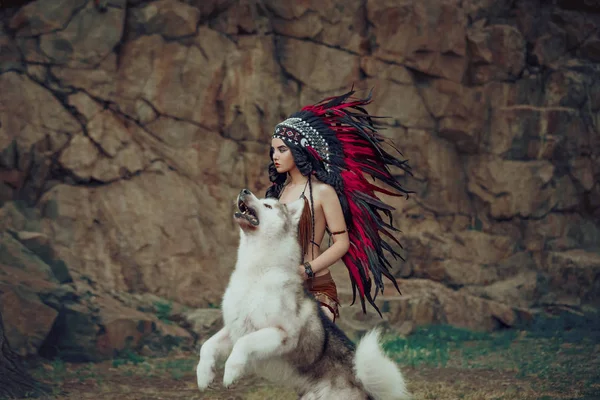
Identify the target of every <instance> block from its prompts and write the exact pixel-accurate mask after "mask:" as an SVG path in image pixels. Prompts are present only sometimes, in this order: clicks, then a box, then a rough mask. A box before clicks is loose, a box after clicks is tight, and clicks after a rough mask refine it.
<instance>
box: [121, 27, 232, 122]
mask: <svg viewBox="0 0 600 400" xmlns="http://www.w3.org/2000/svg"><path fill="white" fill-rule="evenodd" d="M156 51H158V52H160V53H161V57H160V58H155V57H154V54H155V52H156ZM232 51H234V47H233V44H232V42H230V41H229V40H228V39H226V38H225V37H224V36H222V35H220V34H218V33H217V32H215V31H212V30H210V29H208V28H201V29H199V32H198V36H197V38H196V39H195V43H194V45H191V46H189V47H187V46H184V45H182V44H180V43H178V42H166V41H165V40H164V39H162V38H161V37H160V36H158V35H152V36H142V37H140V38H139V39H136V40H134V41H131V42H127V43H126V44H125V46H124V48H123V57H122V59H121V60H120V63H121V66H122V67H121V68H120V70H119V78H118V83H119V86H118V90H117V93H116V97H117V99H118V102H119V104H120V106H121V110H122V111H123V112H125V113H126V114H128V115H130V116H133V117H134V118H135V119H138V120H143V119H146V118H144V117H145V115H143V114H142V115H140V113H139V112H140V103H139V100H140V99H143V100H145V101H146V102H147V103H148V104H149V105H151V106H152V107H153V108H154V109H156V110H157V111H158V112H159V113H161V114H164V115H166V116H170V117H176V118H178V119H181V120H184V121H191V122H194V123H197V124H199V125H201V126H202V127H205V128H207V129H214V130H216V129H217V128H218V123H219V113H218V110H217V101H216V97H217V92H218V90H219V87H220V85H221V80H222V77H223V73H224V71H223V68H224V62H225V57H226V55H227V54H229V53H231V52H232ZM142 111H143V112H144V114H147V110H146V109H145V108H143V109H142Z"/></svg>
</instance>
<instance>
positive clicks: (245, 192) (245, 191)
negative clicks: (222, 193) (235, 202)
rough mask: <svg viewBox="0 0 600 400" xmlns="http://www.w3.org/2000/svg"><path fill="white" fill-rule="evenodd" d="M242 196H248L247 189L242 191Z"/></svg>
mask: <svg viewBox="0 0 600 400" xmlns="http://www.w3.org/2000/svg"><path fill="white" fill-rule="evenodd" d="M242 194H243V195H249V194H250V191H249V190H248V189H242Z"/></svg>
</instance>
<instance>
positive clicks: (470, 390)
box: [37, 353, 600, 400]
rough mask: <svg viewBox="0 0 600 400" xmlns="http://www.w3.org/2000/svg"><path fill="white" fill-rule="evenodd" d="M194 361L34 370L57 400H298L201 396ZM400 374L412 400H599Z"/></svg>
mask: <svg viewBox="0 0 600 400" xmlns="http://www.w3.org/2000/svg"><path fill="white" fill-rule="evenodd" d="M597 355H598V354H596V356H597ZM591 356H592V357H594V356H593V355H591ZM596 358H597V357H596ZM196 362H197V358H196V357H195V356H194V355H193V354H190V353H187V354H186V353H182V354H178V355H175V356H172V357H168V358H152V359H145V360H143V361H141V360H138V361H134V362H126V363H124V364H120V365H119V363H116V362H115V361H106V362H102V363H97V364H83V365H82V364H67V363H63V362H49V363H45V364H43V365H42V366H40V367H38V372H37V374H38V376H39V377H41V378H42V379H43V380H44V381H45V382H48V383H51V384H52V385H53V386H54V387H55V393H54V395H53V396H52V397H50V398H52V399H57V400H67V399H68V400H76V399H77V400H79V399H95V400H103V399H119V400H158V399H165V400H167V399H168V400H177V399H189V400H192V399H206V400H238V399H240V400H241V399H249V400H260V399H273V400H275V399H277V400H287V399H290V400H291V399H297V397H296V396H295V394H294V393H293V392H291V391H289V390H286V389H284V388H281V387H278V386H276V385H273V384H269V383H267V382H264V381H261V380H258V379H254V378H251V377H247V378H244V379H242V380H241V381H240V382H238V383H236V384H234V385H233V386H232V387H231V388H229V389H225V388H223V387H222V386H221V385H220V376H218V377H217V379H216V383H215V384H214V385H213V386H212V387H211V388H210V389H209V390H207V391H206V392H203V393H201V392H200V391H199V390H198V388H197V386H196V383H195V372H194V369H195V364H196ZM596 367H597V365H596V366H593V368H596ZM402 370H403V372H404V373H405V376H406V379H407V382H408V386H409V389H410V391H411V392H412V393H413V395H414V398H415V399H439V400H446V399H448V400H450V399H467V400H470V399H473V400H474V399H498V400H499V399H504V400H513V399H514V400H517V399H519V400H528V399H536V400H550V399H586V400H591V399H600V381H592V382H593V383H591V384H590V381H586V380H585V379H581V380H579V381H578V379H577V378H576V377H573V376H548V377H546V378H545V379H544V378H539V377H533V376H526V377H518V376H517V375H518V373H517V372H516V371H511V370H506V369H496V370H493V369H488V368H480V369H475V368H458V367H455V366H447V367H430V366H425V365H421V366H403V367H402ZM219 373H222V369H220V370H219Z"/></svg>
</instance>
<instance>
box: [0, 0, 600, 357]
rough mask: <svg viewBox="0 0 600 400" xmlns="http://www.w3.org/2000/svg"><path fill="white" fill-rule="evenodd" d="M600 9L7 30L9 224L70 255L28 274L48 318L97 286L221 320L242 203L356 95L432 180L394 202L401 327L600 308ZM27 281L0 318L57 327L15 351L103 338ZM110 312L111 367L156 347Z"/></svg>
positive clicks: (122, 14)
mask: <svg viewBox="0 0 600 400" xmlns="http://www.w3.org/2000/svg"><path fill="white" fill-rule="evenodd" d="M584 3H585V4H584ZM599 11H600V9H598V7H596V6H594V5H592V3H591V2H566V1H563V2H558V4H557V5H550V4H548V5H546V4H545V3H544V5H540V4H539V3H538V2H531V1H519V2H509V1H496V2H492V1H458V0H444V1H441V2H440V1H433V0H427V1H415V0H403V1H390V0H367V1H364V2H344V1H337V0H327V1H318V2H316V1H307V2H281V1H275V0H265V1H262V2H251V1H241V2H236V3H235V6H234V5H233V3H230V2H226V1H220V0H213V1H192V0H188V1H177V0H160V1H144V0H136V1H125V0H111V1H109V2H102V1H101V2H95V1H92V0H60V1H49V0H36V1H32V2H28V3H27V4H26V5H24V6H22V7H21V8H13V9H3V10H2V11H0V12H1V14H0V17H1V22H2V25H1V30H0V47H1V48H2V50H1V51H0V93H1V96H0V204H1V203H6V204H13V203H11V202H17V204H21V205H23V207H24V209H27V210H31V212H34V213H37V214H38V215H39V221H38V222H36V224H37V226H36V227H33V228H32V227H29V228H26V227H22V228H19V229H15V228H14V225H12V226H13V228H10V229H13V231H14V232H13V234H10V233H5V234H3V238H4V239H3V246H6V248H11V249H14V248H16V247H15V246H21V247H22V248H25V249H29V247H28V246H29V245H28V244H27V243H37V244H39V240H42V239H39V240H38V237H35V235H34V236H33V237H32V236H31V234H30V233H28V232H37V233H38V234H39V235H41V236H39V238H43V240H42V241H43V242H44V244H43V246H42V247H43V248H52V252H53V254H52V255H48V254H46V255H44V256H41V255H39V256H37V259H36V260H34V258H33V257H32V258H31V259H28V261H27V268H34V270H35V271H38V272H36V273H35V274H36V276H37V275H39V277H40V279H42V280H43V282H44V284H43V285H42V286H43V288H42V287H40V289H39V290H40V291H39V292H36V293H38V297H40V296H42V297H43V294H44V293H47V292H45V291H49V292H48V293H54V290H55V286H56V285H58V286H56V287H58V288H60V287H62V286H61V285H72V290H74V291H75V292H74V293H75V294H68V296H80V295H81V293H82V292H81V290H84V289H81V288H82V287H83V286H81V285H83V284H85V283H86V282H93V284H94V285H95V289H94V290H95V291H96V292H97V293H98V297H99V298H100V297H102V296H103V295H102V293H133V294H151V295H155V296H159V297H161V298H167V299H170V300H172V301H175V302H177V303H181V304H184V305H186V306H189V307H192V308H199V307H207V306H209V305H210V304H218V303H219V301H220V296H221V294H222V292H223V289H224V287H225V284H226V282H227V277H228V275H229V273H230V271H231V268H232V266H233V263H234V261H235V249H236V245H237V237H238V234H237V229H236V227H235V226H234V224H233V222H232V219H231V209H232V200H233V199H234V197H235V195H236V193H237V192H238V191H239V190H240V189H241V188H244V187H247V188H249V189H251V190H253V191H255V192H257V193H264V191H265V189H266V187H267V184H268V178H267V171H266V166H267V164H268V153H269V140H270V139H269V138H270V132H271V130H272V128H273V126H274V125H275V124H276V123H277V122H279V121H280V120H281V119H283V118H285V117H286V116H287V115H288V114H290V113H291V112H293V111H295V110H297V109H298V108H299V107H300V106H301V105H304V104H306V103H308V102H312V101H317V100H320V99H321V98H322V97H325V96H329V95H333V94H338V93H341V92H342V91H345V90H347V89H348V88H349V87H350V86H351V85H352V84H354V85H355V87H358V88H361V89H363V88H364V89H367V88H371V87H373V88H374V102H373V104H372V106H371V107H370V111H372V112H373V113H374V114H377V115H385V116H389V117H390V118H389V119H388V120H387V122H386V123H387V124H389V129H387V130H385V131H384V133H385V134H386V135H388V136H389V137H391V138H392V139H393V140H394V141H395V142H396V143H397V145H398V146H399V147H400V149H401V150H402V152H403V154H404V155H405V156H406V157H407V158H408V159H409V160H410V163H411V165H412V167H413V170H414V176H413V177H405V178H403V179H405V180H406V186H407V187H408V188H410V189H412V190H414V191H415V192H416V193H415V195H413V196H412V197H411V198H410V199H408V200H405V199H389V201H390V202H391V203H393V204H394V205H395V206H396V207H397V211H396V212H395V220H396V221H397V222H398V225H399V227H400V229H401V230H402V234H401V235H400V236H399V238H400V240H401V241H402V243H403V245H404V246H405V249H404V254H405V255H406V258H407V262H405V263H400V262H399V263H397V264H395V265H394V267H395V274H396V276H397V277H398V278H402V281H401V282H402V286H404V287H405V288H406V289H405V290H404V291H403V293H406V295H407V297H406V300H402V301H401V303H402V304H401V305H398V306H397V307H393V308H390V310H392V309H393V311H389V315H387V317H388V319H389V318H392V319H399V320H403V319H409V320H410V319H412V320H414V321H415V322H416V323H426V322H427V323H428V322H448V323H456V324H463V325H465V326H469V327H472V325H473V323H469V322H467V321H466V320H465V317H464V316H460V317H457V316H456V315H455V313H456V312H458V311H457V310H460V309H463V311H464V312H466V310H467V309H471V308H473V307H474V308H475V309H476V310H477V317H476V318H474V320H473V321H477V322H476V324H477V325H480V326H481V327H483V328H484V329H494V327H496V326H497V323H496V322H493V321H500V323H501V324H505V325H510V324H511V323H512V322H511V321H514V316H509V314H510V313H511V312H513V313H514V312H516V311H514V310H523V309H530V308H536V307H537V308H539V307H547V306H553V305H560V306H564V305H569V306H573V307H579V306H584V305H585V306H595V307H597V306H598V305H600V290H598V288H599V285H600V283H599V282H600V270H599V268H598V262H599V261H598V257H599V254H600V245H599V243H600V78H599V77H600V68H599V67H598V62H599V61H600V45H599V43H600V36H599V35H600V34H599V32H598V29H597V27H598V26H600V12H599ZM4 207H7V206H6V205H5V206H4ZM5 218H9V217H5ZM10 218H20V217H18V216H12V217H10ZM6 221H7V219H0V226H2V230H3V231H6V232H8V230H9V225H10V224H9V223H8V222H6ZM23 221H29V219H27V218H25V217H23ZM23 221H21V222H20V223H26V222H23ZM18 222H19V221H13V222H11V223H18ZM34 228H35V229H34ZM17 234H20V235H21V236H20V237H18V236H15V235H17ZM28 235H29V236H28ZM46 242H47V243H46ZM11 246H13V247H11ZM40 246H41V245H40ZM44 246H45V247H44ZM3 249H4V247H3ZM7 251H8V250H7ZM27 251H30V252H32V254H39V253H37V250H35V249H34V250H31V249H30V250H27ZM6 254H8V255H10V254H11V253H10V252H8V253H6ZM6 257H9V258H10V256H4V255H3V256H2V259H5V258H6ZM44 257H46V258H44ZM11 260H12V261H11ZM2 265H3V267H2V272H3V273H4V275H2V276H7V274H9V273H8V272H5V270H6V271H12V272H10V274H17V275H18V274H21V275H22V271H23V270H22V269H19V268H21V267H18V266H17V267H16V266H15V265H14V260H13V259H10V260H8V261H6V260H4V261H2ZM15 268H17V269H16V270H15ZM335 268H337V269H343V266H336V267H335ZM17 270H19V271H21V272H18V271H17ZM15 271H17V272H15ZM17 275H11V276H13V278H11V280H8V278H3V281H2V282H4V283H3V284H4V285H5V286H2V287H3V289H2V290H0V292H1V293H2V294H1V296H2V303H1V304H2V307H3V309H2V311H3V314H4V313H8V311H6V310H7V309H9V308H13V307H23V305H27V308H30V309H31V310H32V312H34V311H33V310H35V313H36V315H39V316H40V317H39V318H40V320H39V324H36V326H35V327H33V326H28V323H29V321H28V320H27V319H20V318H19V317H18V315H13V318H12V319H11V318H8V317H7V316H6V315H4V317H5V323H8V325H10V326H11V327H12V328H11V329H13V331H12V332H13V335H14V337H15V338H16V337H17V336H19V335H20V333H22V332H23V331H30V332H31V334H30V336H28V337H27V338H26V339H23V341H22V343H21V342H20V344H19V345H18V346H19V348H21V349H23V352H25V353H28V352H33V351H35V349H39V348H40V346H41V342H42V341H43V338H44V337H46V336H47V335H48V332H49V331H51V330H52V329H53V328H52V327H53V326H54V327H56V326H57V325H58V326H60V325H61V324H64V323H67V322H68V321H70V320H71V318H72V319H74V320H77V321H82V322H81V324H82V326H83V328H82V329H90V330H93V329H97V328H96V327H97V326H98V325H97V324H96V325H94V324H93V323H89V324H88V323H87V322H85V321H87V320H86V318H89V317H88V315H89V307H91V306H90V305H89V304H87V303H86V304H87V305H85V306H82V305H81V304H82V303H81V302H76V303H77V306H75V305H73V306H72V307H71V306H67V307H65V308H64V309H61V310H57V309H56V308H55V307H52V305H51V304H50V303H48V301H44V300H39V299H36V296H35V295H32V293H31V291H30V292H27V291H21V290H20V289H19V284H18V283H15V282H16V281H14V279H16V278H14V276H17ZM340 276H341V278H340V279H338V281H339V285H340V287H341V290H345V288H344V286H345V282H344V281H345V279H346V278H345V274H341V275H340ZM29 278H30V277H28V279H29ZM19 279H21V278H19ZM413 279H415V281H414V282H418V283H413ZM7 282H8V283H7ZM82 282H83V283H82ZM40 285H41V284H40ZM36 290H37V289H36ZM56 290H58V289H56ZM61 290H62V289H61ZM69 290H71V289H69ZM84 291H85V290H84ZM61 293H62V294H61V295H65V296H67V293H66V292H61ZM434 294H435V295H434ZM440 296H441V297H440ZM50 297H52V296H50ZM113 297H114V296H111V297H107V299H108V298H113ZM415 299H417V300H415ZM418 299H420V300H418ZM88 300H89V299H88ZM40 301H41V302H40ZM90 301H91V300H90ZM99 301H100V303H102V304H99V305H98V306H97V311H96V312H98V313H100V314H101V315H102V318H106V321H107V323H106V324H105V325H103V326H104V328H103V329H104V331H102V333H98V332H96V334H95V336H94V337H96V338H97V339H94V340H96V342H94V343H95V344H94V346H99V344H98V343H100V342H101V343H112V341H113V339H112V338H113V337H117V336H119V335H116V336H115V334H114V332H117V331H123V330H125V331H132V332H133V330H135V329H134V326H135V327H137V328H139V332H140V334H142V335H144V334H146V333H148V332H151V331H153V330H154V327H153V325H152V323H153V322H151V321H149V320H148V319H146V317H144V316H143V315H138V314H136V313H135V312H129V311H126V310H121V309H120V308H119V307H121V306H118V305H116V304H112V303H111V301H112V300H106V301H105V300H99ZM415 302H416V303H415ZM49 304H50V305H49ZM119 304H123V303H122V302H119ZM394 304H400V303H394ZM419 304H421V305H424V306H420V305H419ZM434 304H438V305H439V304H442V306H436V307H435V310H433V309H431V310H430V308H431V307H433V305H434ZM9 305H10V306H9ZM81 307H84V309H82V308H81ZM85 307H88V308H85ZM102 310H110V312H108V311H106V313H105V314H103V313H104V311H102ZM418 310H422V311H418ZM427 310H429V311H427ZM511 310H512V311H511ZM417 311H418V312H417ZM57 312H58V315H57V314H56V313H57ZM420 312H426V313H430V314H428V315H429V316H427V317H416V316H415V315H417V314H419V313H420ZM61 313H62V314H61ZM415 313H416V314H415ZM121 317H123V318H124V319H123V318H121ZM7 319H8V321H7ZM57 321H58V322H57ZM65 321H66V322H65ZM490 321H492V322H490ZM391 322H392V323H394V324H395V323H397V322H398V321H391ZM11 324H12V325H11ZM86 324H87V325H86ZM192 325H193V323H192ZM199 329H200V328H199ZM86 335H87V334H86ZM86 335H83V337H89V335H87V336H86ZM102 335H103V336H102ZM50 336H51V335H50ZM100 336H102V337H104V338H105V339H102V340H100V339H99V338H100ZM129 336H132V338H133V340H138V339H140V338H139V337H138V336H139V335H137V334H135V335H129ZM17 340H18V339H13V341H17ZM65 340H66V339H65ZM73 340H74V343H79V342H78V341H77V340H78V339H77V338H76V337H74V338H73ZM86 340H87V339H86ZM98 340H99V342H98ZM140 340H141V339H140ZM65 343H66V342H65ZM80 345H81V346H83V347H85V346H87V345H88V344H83V343H81V344H78V346H80ZM109 347H110V346H109ZM95 351H96V350H95Z"/></svg>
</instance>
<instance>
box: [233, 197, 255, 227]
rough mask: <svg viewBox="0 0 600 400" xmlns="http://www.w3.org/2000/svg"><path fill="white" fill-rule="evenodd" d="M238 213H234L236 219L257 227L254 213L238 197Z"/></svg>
mask: <svg viewBox="0 0 600 400" xmlns="http://www.w3.org/2000/svg"><path fill="white" fill-rule="evenodd" d="M237 206H238V211H237V212H236V213H235V217H236V218H243V219H245V220H246V221H248V222H249V223H250V224H251V225H253V226H258V217H257V216H256V211H255V210H254V209H253V208H252V207H249V206H248V205H247V204H246V203H245V202H244V200H242V198H241V197H238V202H237Z"/></svg>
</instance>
